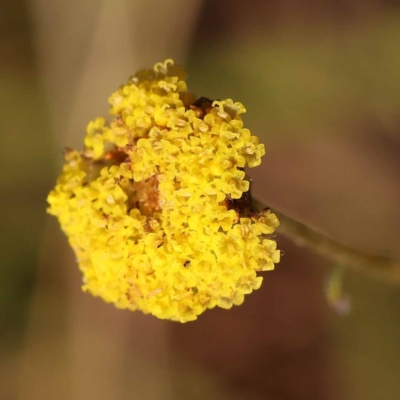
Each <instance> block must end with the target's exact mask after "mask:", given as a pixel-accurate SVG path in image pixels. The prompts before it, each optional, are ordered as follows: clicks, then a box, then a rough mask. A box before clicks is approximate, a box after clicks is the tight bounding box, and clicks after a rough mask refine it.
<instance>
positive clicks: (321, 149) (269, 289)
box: [0, 0, 400, 400]
mask: <svg viewBox="0 0 400 400" xmlns="http://www.w3.org/2000/svg"><path fill="white" fill-rule="evenodd" d="M399 49H400V4H399V2H397V1H393V0H392V1H389V0H387V1H385V0H363V1H361V0H350V1H333V0H320V1H315V0H303V1H301V2H300V1H297V2H296V1H291V0H272V1H267V2H264V1H262V0H247V1H227V0H220V1H203V2H202V1H200V0H191V1H187V0H186V1H185V0H169V1H161V0H158V1H156V0H150V1H149V0H147V1H145V0H118V1H111V0H87V1H85V2H80V1H78V0H70V1H68V2H62V1H59V0H52V1H51V0H14V1H9V2H5V1H3V2H2V5H1V10H0V88H1V90H0V106H1V107H0V110H1V113H2V115H1V119H0V126H1V146H0V152H1V157H0V160H1V165H2V168H1V170H2V175H1V180H0V191H1V205H2V207H1V221H2V223H1V224H0V235H1V236H0V240H1V248H2V252H1V254H2V278H1V280H0V282H1V283H0V313H1V314H0V317H1V321H0V327H1V342H0V352H1V353H0V374H1V377H0V382H1V383H0V400H14V399H15V400H39V399H40V400H43V399H61V400H64V399H65V400H80V399H85V400H91V399H93V400H103V399H104V400H109V399H111V400H113V399H118V400H120V399H150V400H152V399H154V400H158V399H160V400H169V399H171V400H175V399H176V400H180V399H194V400H196V399H202V400H203V399H216V400H219V399H221V400H222V399H250V400H256V399H267V400H268V399H271V400H286V399H287V400H292V399H293V400H294V399H298V400H302V399H313V400H318V399H327V400H330V399H349V400H358V399H363V400H373V399H385V400H396V399H399V398H400V380H399V376H400V344H399V343H398V341H397V340H398V337H399V334H400V315H399V312H398V310H399V306H400V289H399V288H396V287H394V286H393V287H392V286H390V285H385V284H382V283H378V282H375V281H372V280H369V279H367V278H364V277H362V276H357V275H355V274H352V273H350V272H349V273H347V274H346V275H345V281H344V285H345V290H346V292H347V293H348V294H350V295H351V297H352V303H353V304H352V310H351V312H350V314H349V315H346V316H340V315H337V314H336V313H335V311H334V310H332V308H331V307H329V304H328V303H327V301H326V293H325V286H326V280H327V278H328V275H329V273H330V271H331V270H332V267H333V266H332V265H330V264H329V263H328V262H327V261H325V260H322V259H320V258H318V257H316V256H314V255H313V254H311V253H309V252H307V251H306V250H304V249H298V248H296V247H295V246H294V245H293V244H291V243H289V242H287V241H285V240H284V238H281V237H280V236H279V231H278V237H277V239H278V242H279V247H280V248H281V249H284V251H285V255H284V257H283V258H282V261H281V263H280V264H279V265H278V267H277V269H276V270H275V271H274V272H269V273H265V279H264V284H263V286H262V288H261V289H260V290H259V291H257V292H255V293H254V294H252V295H251V296H248V298H247V299H246V301H245V303H244V305H243V306H241V307H237V308H234V309H232V310H230V311H229V312H227V311H224V310H213V311H209V312H207V313H205V314H204V315H203V316H201V317H200V318H199V320H198V321H196V322H192V323H188V324H184V325H180V324H177V323H172V322H167V321H159V320H157V319H155V318H153V317H151V316H144V315H142V314H140V313H130V312H127V311H120V310H116V309H115V308H114V307H113V306H110V305H107V304H104V303H103V302H102V301H100V300H99V299H95V298H92V297H90V296H89V295H86V294H83V293H82V292H81V291H80V279H81V277H80V274H79V272H78V270H77V268H76V265H75V261H74V257H73V254H72V252H71V250H70V249H69V247H68V245H67V242H66V239H65V237H64V236H63V235H62V233H61V232H60V229H59V227H58V225H57V222H56V221H55V219H54V218H50V217H48V216H46V214H45V208H46V201H45V199H46V196H47V193H48V191H49V190H50V189H51V187H52V186H53V185H54V182H55V179H56V176H57V174H58V172H59V170H60V167H61V164H62V149H63V148H64V146H71V147H76V148H81V141H82V137H83V135H84V130H85V127H86V124H87V122H88V121H89V120H90V119H92V118H94V117H96V116H98V115H105V114H106V112H107V98H108V96H109V94H110V93H111V92H113V91H114V90H115V88H116V87H117V86H118V85H119V84H120V83H123V82H124V81H125V80H126V78H127V77H128V76H129V75H130V74H132V73H133V72H134V71H136V70H137V69H139V68H142V67H148V66H152V65H153V64H154V63H155V62H158V61H161V60H164V59H165V58H169V57H172V58H174V59H175V60H176V61H177V62H178V63H181V64H184V65H186V66H187V68H188V71H189V85H190V87H191V88H192V89H193V90H194V91H195V92H196V93H197V94H198V96H207V97H210V98H220V99H223V98H233V99H234V100H236V101H241V102H243V103H244V104H245V106H246V108H247V114H246V115H245V116H244V118H245V123H246V124H247V126H248V127H249V128H250V129H251V130H252V132H253V133H255V134H257V135H259V136H260V137H261V140H262V141H263V142H264V143H265V144H266V148H267V155H266V156H265V158H264V161H263V164H262V166H260V167H259V168H257V169H255V170H251V171H250V174H251V176H252V177H253V178H254V192H255V194H256V195H257V197H259V198H260V199H262V200H263V201H264V202H265V203H267V204H269V205H271V206H272V207H277V208H279V209H281V210H284V211H287V212H288V213H289V214H291V215H294V216H298V217H299V218H301V219H302V220H306V221H308V222H310V223H311V224H313V225H315V226H318V227H319V228H320V229H323V230H324V231H325V232H327V233H330V234H331V235H334V236H335V237H338V238H341V239H342V240H345V241H347V242H349V243H351V244H353V245H357V246H359V247H361V248H364V249H367V250H369V251H374V252H380V253H383V254H387V255H392V256H398V257H400V250H399V248H398V244H399V236H400V228H399V225H400V224H399V222H400V211H399V207H398V205H399V196H400V185H399V175H400V168H399V166H400V79H399V75H400V51H399Z"/></svg>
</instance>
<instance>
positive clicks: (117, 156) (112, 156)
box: [104, 150, 129, 165]
mask: <svg viewBox="0 0 400 400" xmlns="http://www.w3.org/2000/svg"><path fill="white" fill-rule="evenodd" d="M128 157H129V156H128V154H126V153H125V152H123V151H119V150H114V151H106V152H105V153H104V160H105V161H111V162H112V164H113V165H120V164H122V163H123V162H124V161H125V160H126V159H127V158H128Z"/></svg>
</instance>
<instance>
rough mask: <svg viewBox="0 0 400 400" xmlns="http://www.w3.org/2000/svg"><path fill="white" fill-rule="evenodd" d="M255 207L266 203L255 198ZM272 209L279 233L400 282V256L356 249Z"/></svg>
mask: <svg viewBox="0 0 400 400" xmlns="http://www.w3.org/2000/svg"><path fill="white" fill-rule="evenodd" d="M253 208H254V209H255V210H261V209H263V208H266V206H265V205H264V204H262V203H261V202H260V201H258V200H255V199H253ZM272 212H273V213H274V214H275V215H276V216H277V217H278V219H279V221H280V226H279V227H278V229H277V233H278V234H282V235H284V236H286V237H287V238H289V239H290V240H292V241H294V242H295V243H296V244H297V245H298V246H304V247H308V248H309V249H310V250H312V251H314V252H315V253H317V254H319V255H321V256H323V257H325V258H327V259H329V260H331V261H333V262H335V263H340V264H343V265H346V266H347V267H349V268H352V269H353V270H355V271H360V272H364V273H366V274H368V275H371V276H374V277H375V278H378V279H380V280H383V281H386V282H391V283H396V284H400V261H399V260H395V259H392V258H389V257H385V256H381V255H375V254H369V253H367V252H364V251H362V250H358V249H355V248H353V247H351V246H348V245H347V244H345V243H342V242H340V241H338V240H336V239H334V238H331V237H329V236H327V235H325V234H323V233H321V232H319V231H318V230H316V229H314V228H311V227H310V226H308V225H306V224H304V223H302V222H299V221H297V220H295V219H293V218H291V217H289V216H287V215H286V214H284V213H282V212H280V211H277V210H272Z"/></svg>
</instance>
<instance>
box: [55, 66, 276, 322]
mask: <svg viewBox="0 0 400 400" xmlns="http://www.w3.org/2000/svg"><path fill="white" fill-rule="evenodd" d="M185 80H186V72H185V71H184V70H183V69H182V68H181V67H178V66H175V65H174V63H173V62H172V61H171V60H167V61H166V62H165V63H159V64H156V65H155V68H154V69H148V70H143V71H140V72H138V73H137V74H136V75H134V76H133V77H132V78H130V79H129V80H128V82H127V83H126V85H124V86H122V87H121V88H120V89H119V90H118V91H117V92H115V93H114V94H113V95H112V96H111V97H110V99H109V102H110V104H111V109H110V113H111V115H113V117H114V118H113V120H112V121H111V122H110V123H107V122H106V120H105V119H104V118H97V119H96V120H94V121H92V122H90V123H89V125H88V127H87V135H86V137H85V146H84V150H83V152H78V151H75V150H72V149H66V152H65V165H64V167H63V171H62V173H61V175H60V177H59V178H58V181H57V185H56V187H55V189H54V190H53V191H52V192H51V193H50V194H49V197H48V202H49V204H50V207H49V212H50V214H52V215H55V216H57V217H58V219H59V221H60V224H61V227H62V229H63V231H64V232H65V234H66V235H67V237H68V239H69V242H70V244H71V246H72V248H73V249H74V252H75V254H76V257H77V261H78V264H79V267H80V269H81V271H82V273H83V275H84V284H83V289H84V290H87V291H89V292H91V293H92V294H93V295H95V296H100V297H102V298H103V299H104V300H105V301H107V302H111V303H114V304H115V305H116V306H117V307H119V308H127V309H130V310H136V309H139V310H141V311H143V312H144V313H151V314H153V315H155V316H157V317H159V318H163V319H170V320H174V321H180V322H186V321H191V320H194V319H196V318H197V316H198V315H200V314H201V313H202V312H203V311H205V310H206V309H208V308H213V307H215V306H219V307H222V308H230V307H232V305H240V304H242V302H243V300H244V295H245V294H248V293H251V292H252V291H253V290H255V289H258V288H259V287H260V285H261V282H262V277H260V276H257V271H266V270H272V269H273V268H274V263H277V262H279V255H280V253H279V251H278V250H276V243H275V241H273V240H271V239H269V238H268V237H269V236H268V235H270V234H272V233H273V231H274V229H275V228H276V227H277V226H278V224H279V223H278V220H277V218H276V217H275V215H274V214H271V213H270V212H269V211H268V210H263V211H262V212H259V213H256V212H253V210H251V196H250V193H249V185H250V183H249V181H248V180H247V179H246V175H245V172H244V167H245V166H246V165H247V166H249V167H255V166H257V165H259V164H260V162H261V156H262V155H264V146H263V145H262V144H259V142H258V138H257V137H256V136H252V135H251V133H250V131H249V130H248V129H246V128H243V122H242V119H241V117H240V114H242V113H244V112H245V109H244V107H243V105H242V104H241V103H233V102H232V100H225V101H214V102H213V101H211V100H208V99H206V98H200V99H197V100H196V98H195V96H194V95H193V94H192V93H190V92H188V91H187V86H186V82H185Z"/></svg>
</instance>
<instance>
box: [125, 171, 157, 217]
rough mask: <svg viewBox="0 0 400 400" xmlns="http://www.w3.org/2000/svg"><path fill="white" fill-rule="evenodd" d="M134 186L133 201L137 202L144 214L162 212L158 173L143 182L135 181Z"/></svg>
mask: <svg viewBox="0 0 400 400" xmlns="http://www.w3.org/2000/svg"><path fill="white" fill-rule="evenodd" d="M132 187H133V190H134V191H135V193H134V195H133V197H132V203H136V204H137V208H138V209H139V210H140V212H141V213H142V214H143V215H146V216H152V215H153V214H154V213H156V212H161V204H160V192H159V190H158V176H157V175H153V176H151V177H150V178H148V179H146V180H145V181H142V182H134V183H133V185H132Z"/></svg>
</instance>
